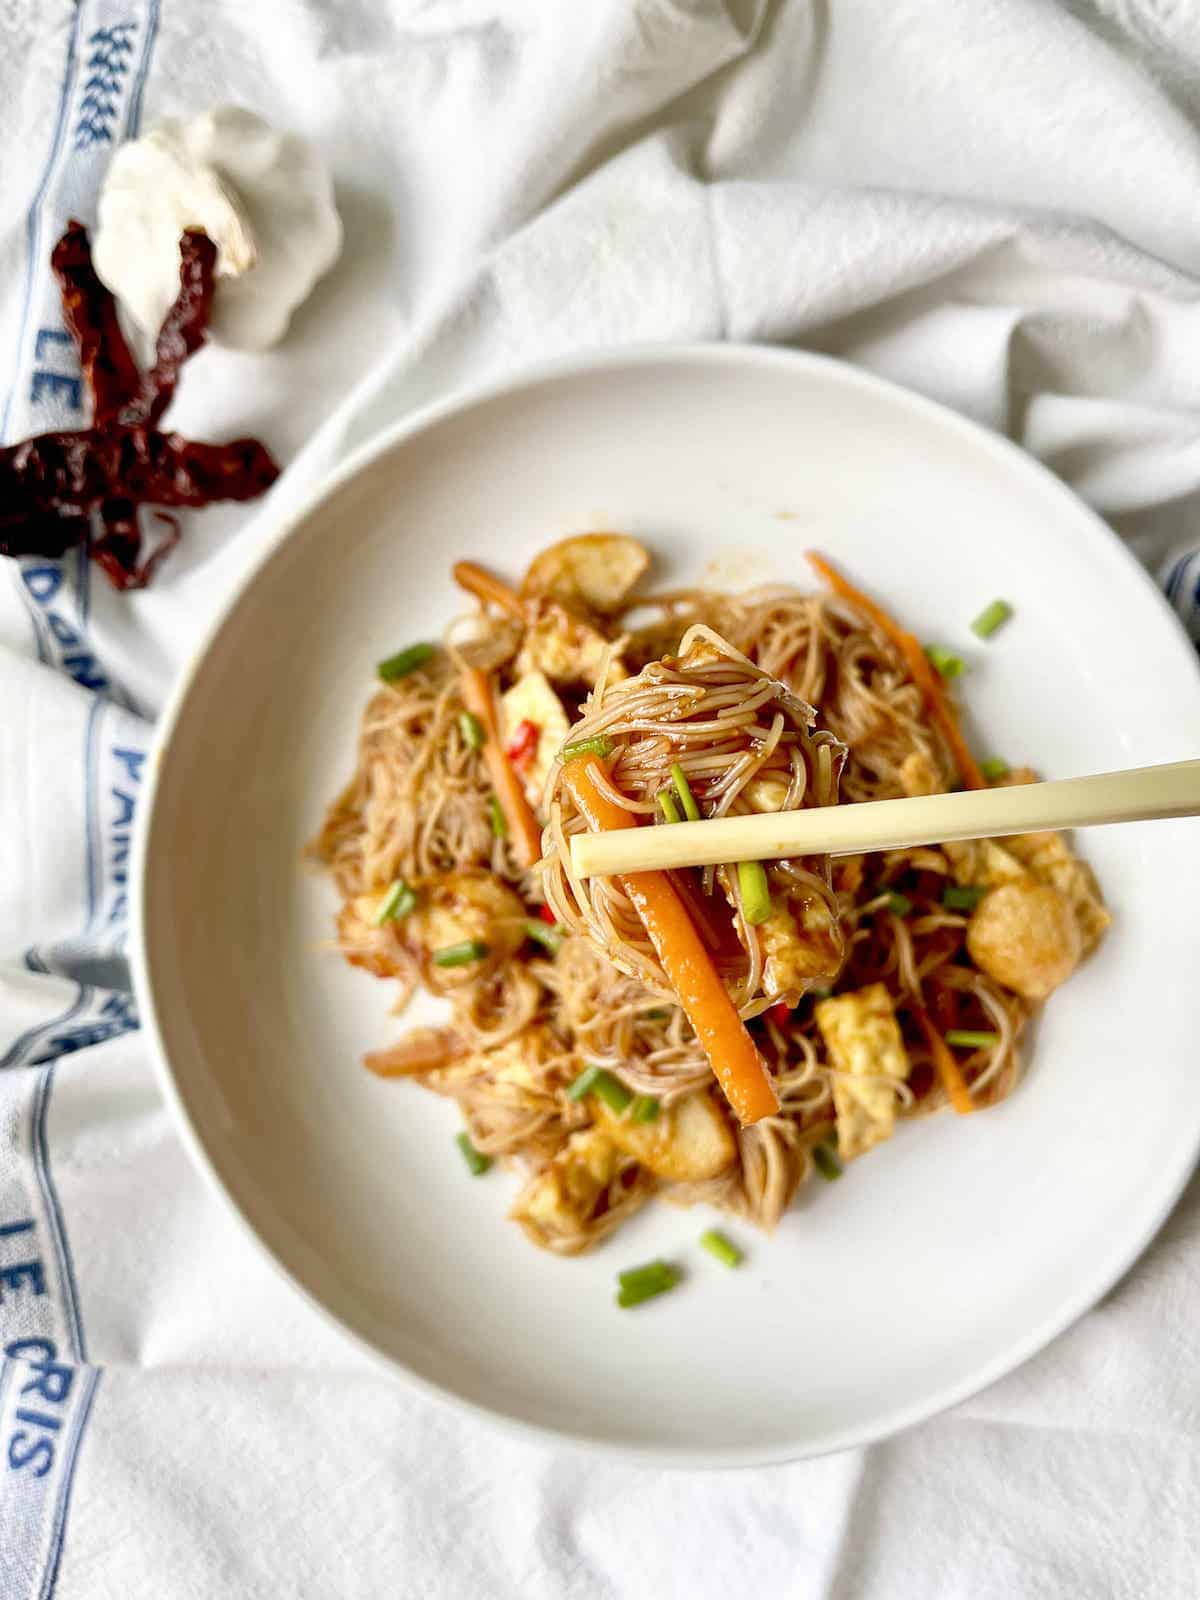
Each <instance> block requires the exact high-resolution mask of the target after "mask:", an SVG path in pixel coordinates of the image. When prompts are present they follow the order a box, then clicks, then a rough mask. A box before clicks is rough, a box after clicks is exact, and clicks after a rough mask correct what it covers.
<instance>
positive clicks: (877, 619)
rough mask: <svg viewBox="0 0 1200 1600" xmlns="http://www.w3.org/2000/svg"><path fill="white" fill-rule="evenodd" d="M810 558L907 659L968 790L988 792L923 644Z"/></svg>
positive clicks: (820, 560)
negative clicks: (922, 647) (985, 790)
mask: <svg viewBox="0 0 1200 1600" xmlns="http://www.w3.org/2000/svg"><path fill="white" fill-rule="evenodd" d="M808 559H809V561H810V562H811V564H812V566H813V567H814V568H815V569H816V571H817V572H819V573H820V575H821V577H823V578H824V579H825V582H826V583H827V584H828V585H829V587H830V588H831V589H832V590H833V592H834V593H835V594H840V595H841V597H842V599H843V600H848V601H849V602H850V604H851V605H852V606H855V607H857V609H858V610H859V611H861V612H862V613H863V615H864V616H866V617H869V618H870V620H871V621H872V622H873V623H874V624H875V626H876V627H877V628H878V629H879V630H880V631H881V632H882V633H883V634H884V635H885V636H886V637H887V638H889V639H890V640H891V641H892V643H893V644H894V645H895V646H896V648H897V650H899V652H900V654H901V655H902V656H903V657H904V662H905V665H906V666H907V667H908V671H909V675H910V677H911V678H912V680H913V682H914V683H915V684H916V685H917V687H918V688H919V689H920V691H921V693H922V694H923V695H924V696H925V704H926V705H927V706H928V708H929V714H930V716H931V717H932V718H933V720H934V722H935V723H936V724H937V726H938V729H939V731H940V732H941V735H942V737H943V738H944V739H945V741H946V743H947V745H949V747H950V754H951V755H952V756H953V757H954V764H955V766H956V767H957V768H958V770H959V774H960V776H961V778H962V781H963V783H964V784H966V786H967V788H968V789H986V788H987V781H986V779H985V778H984V776H983V773H982V772H980V770H979V767H978V765H977V763H976V761H975V757H974V756H973V755H972V754H971V752H970V750H969V749H968V748H967V741H966V740H965V739H964V738H963V736H962V729H961V728H960V727H959V725H958V718H957V717H956V716H955V715H954V709H953V707H952V706H951V704H950V702H949V700H948V699H947V698H946V695H945V693H944V691H943V689H942V685H941V683H940V682H939V680H938V675H937V671H936V669H935V668H934V667H933V666H932V665H931V663H930V660H929V657H928V656H927V655H926V654H925V652H924V650H922V649H921V646H920V642H919V641H918V640H917V639H916V638H915V637H914V636H913V635H912V634H911V633H907V632H906V631H905V630H904V629H903V628H902V627H901V626H900V625H899V623H898V622H896V621H894V620H893V619H892V618H891V617H890V616H889V615H888V614H887V612H886V611H885V610H884V609H883V607H882V606H880V605H876V603H875V601H874V600H872V599H870V598H869V597H868V596H867V595H865V594H863V592H862V590H861V589H856V588H855V587H854V585H853V584H852V583H851V582H850V581H849V580H848V579H847V578H844V577H843V576H842V574H841V573H840V572H839V571H838V569H837V568H836V567H835V566H833V564H832V563H831V562H829V561H826V559H825V557H824V556H823V555H821V554H819V552H818V551H816V550H810V551H809V552H808Z"/></svg>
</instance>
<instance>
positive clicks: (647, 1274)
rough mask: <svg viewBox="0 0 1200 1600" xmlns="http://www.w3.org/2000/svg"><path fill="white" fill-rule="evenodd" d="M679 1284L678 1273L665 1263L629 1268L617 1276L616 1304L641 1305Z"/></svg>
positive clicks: (657, 1262) (648, 1263) (655, 1262)
mask: <svg viewBox="0 0 1200 1600" xmlns="http://www.w3.org/2000/svg"><path fill="white" fill-rule="evenodd" d="M678 1282H679V1273H678V1272H677V1270H676V1269H675V1268H674V1267H672V1266H671V1265H670V1264H669V1263H668V1262H666V1261H650V1262H647V1264H646V1265H645V1266H644V1267H631V1268H630V1269H629V1270H628V1271H626V1272H618V1274H617V1284H618V1289H617V1304H618V1305H619V1306H637V1305H641V1303H642V1301H643V1300H652V1299H653V1298H654V1296H655V1295H657V1294H665V1293H666V1292H667V1290H668V1289H673V1288H674V1287H675V1285H676V1284H677V1283H678Z"/></svg>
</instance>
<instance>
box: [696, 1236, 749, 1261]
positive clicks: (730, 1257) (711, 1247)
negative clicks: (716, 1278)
mask: <svg viewBox="0 0 1200 1600" xmlns="http://www.w3.org/2000/svg"><path fill="white" fill-rule="evenodd" d="M700 1243H701V1244H702V1245H703V1246H704V1248H705V1249H706V1250H707V1251H708V1253H709V1255H710V1256H716V1258H717V1260H718V1261H720V1262H722V1263H723V1264H724V1265H725V1266H727V1267H736V1266H738V1265H740V1263H741V1259H742V1252H741V1251H740V1250H739V1249H738V1247H737V1245H735V1244H734V1243H733V1241H732V1239H727V1238H726V1237H725V1235H724V1234H723V1233H718V1232H717V1230H716V1228H709V1230H708V1232H707V1233H702V1234H701V1235H700Z"/></svg>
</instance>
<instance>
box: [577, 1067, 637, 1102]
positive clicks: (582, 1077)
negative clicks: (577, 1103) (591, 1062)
mask: <svg viewBox="0 0 1200 1600" xmlns="http://www.w3.org/2000/svg"><path fill="white" fill-rule="evenodd" d="M585 1094H594V1095H595V1096H596V1097H597V1099H599V1100H603V1101H604V1104H605V1105H606V1106H607V1107H608V1109H609V1110H610V1111H616V1112H618V1113H619V1112H622V1111H624V1110H625V1108H626V1107H627V1106H628V1105H629V1102H630V1101H631V1100H632V1099H633V1096H632V1095H631V1094H630V1092H629V1090H628V1089H627V1088H626V1087H625V1085H624V1084H623V1083H622V1082H621V1080H620V1079H619V1078H614V1077H613V1075H612V1073H611V1072H609V1071H608V1069H607V1068H605V1067H585V1068H584V1070H583V1071H582V1072H581V1073H580V1074H579V1076H578V1077H577V1078H576V1079H575V1082H574V1083H573V1084H572V1085H571V1086H570V1088H569V1089H568V1090H567V1099H568V1100H582V1099H583V1097H584V1095H585Z"/></svg>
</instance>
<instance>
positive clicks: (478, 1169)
mask: <svg viewBox="0 0 1200 1600" xmlns="http://www.w3.org/2000/svg"><path fill="white" fill-rule="evenodd" d="M454 1142H455V1144H456V1145H457V1146H458V1148H459V1149H460V1150H461V1151H462V1155H463V1160H464V1161H465V1162H466V1163H467V1166H468V1167H470V1169H471V1176H472V1177H473V1178H481V1177H482V1176H483V1174H484V1173H485V1172H486V1171H487V1169H488V1168H489V1167H490V1166H491V1164H492V1158H491V1156H485V1155H484V1154H483V1153H482V1152H481V1151H479V1150H476V1148H475V1146H474V1145H473V1144H472V1143H471V1135H470V1134H469V1133H460V1134H459V1135H458V1137H457V1139H455V1141H454Z"/></svg>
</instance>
